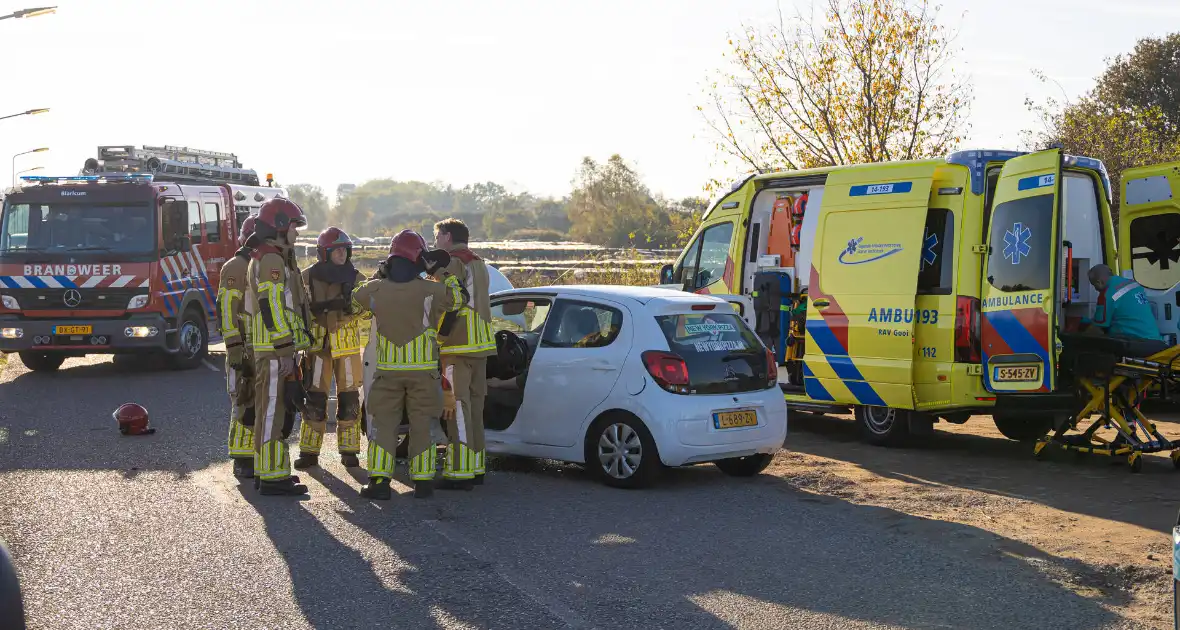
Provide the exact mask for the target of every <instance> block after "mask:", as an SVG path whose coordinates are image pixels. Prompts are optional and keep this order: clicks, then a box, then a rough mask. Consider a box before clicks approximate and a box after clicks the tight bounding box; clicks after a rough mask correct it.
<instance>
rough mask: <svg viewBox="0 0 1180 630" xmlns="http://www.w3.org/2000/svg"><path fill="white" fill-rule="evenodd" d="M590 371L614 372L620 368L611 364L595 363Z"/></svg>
mask: <svg viewBox="0 0 1180 630" xmlns="http://www.w3.org/2000/svg"><path fill="white" fill-rule="evenodd" d="M590 369H591V370H599V371H601V372H613V371H615V370H617V369H619V368H617V367H615V366H613V365H611V364H609V363H595V364H594V365H591V366H590Z"/></svg>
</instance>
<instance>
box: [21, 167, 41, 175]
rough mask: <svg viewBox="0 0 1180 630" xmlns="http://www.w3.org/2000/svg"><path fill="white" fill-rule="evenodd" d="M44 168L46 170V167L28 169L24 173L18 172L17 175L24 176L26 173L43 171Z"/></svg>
mask: <svg viewBox="0 0 1180 630" xmlns="http://www.w3.org/2000/svg"><path fill="white" fill-rule="evenodd" d="M43 168H45V167H44V166H34V167H33V168H26V169H25V170H23V171H17V172H16V174H17V175H22V174H24V173H32V172H33V171H39V170H41V169H43Z"/></svg>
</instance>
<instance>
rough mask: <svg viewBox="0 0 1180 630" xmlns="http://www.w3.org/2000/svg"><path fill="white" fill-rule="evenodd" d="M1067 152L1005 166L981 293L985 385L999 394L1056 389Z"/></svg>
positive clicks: (1031, 157)
mask: <svg viewBox="0 0 1180 630" xmlns="http://www.w3.org/2000/svg"><path fill="white" fill-rule="evenodd" d="M1061 160H1062V155H1061V151H1060V150H1058V149H1051V150H1048V151H1040V152H1038V153H1031V154H1028V155H1024V156H1020V157H1015V158H1012V159H1010V160H1008V161H1007V162H1005V163H1004V166H1003V167H1002V168H1001V170H1000V178H999V181H998V182H997V184H996V193H995V202H994V205H993V207H992V215H991V222H990V224H989V225H988V241H987V243H988V253H987V262H986V264H985V268H984V278H983V287H982V289H981V291H980V296H981V300H982V303H983V304H982V308H981V311H982V313H983V318H982V319H983V321H982V330H981V333H980V337H981V343H982V347H983V348H982V349H983V383H984V386H985V387H986V388H987V389H988V391H991V392H996V393H1016V392H1051V391H1053V388H1054V387H1055V385H1056V378H1057V374H1056V365H1057V349H1056V343H1055V340H1056V328H1057V324H1056V312H1055V311H1056V308H1057V300H1056V299H1055V298H1054V296H1055V295H1057V292H1058V290H1059V289H1060V287H1059V286H1057V285H1058V284H1059V283H1060V282H1061V279H1060V274H1058V273H1055V270H1059V269H1061V266H1060V265H1061V263H1060V260H1061V258H1060V252H1059V249H1060V247H1059V243H1060V242H1061V240H1060V239H1061V237H1060V236H1059V234H1058V232H1059V224H1060V221H1061V180H1062V178H1061V165H1062V164H1061Z"/></svg>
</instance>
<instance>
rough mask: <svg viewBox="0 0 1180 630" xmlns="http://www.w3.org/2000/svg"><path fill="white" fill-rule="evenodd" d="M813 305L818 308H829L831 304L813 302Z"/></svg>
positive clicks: (821, 301)
mask: <svg viewBox="0 0 1180 630" xmlns="http://www.w3.org/2000/svg"><path fill="white" fill-rule="evenodd" d="M811 303H812V304H814V305H815V307H816V308H827V307H828V306H829V302H828V301H827V300H812V301H811Z"/></svg>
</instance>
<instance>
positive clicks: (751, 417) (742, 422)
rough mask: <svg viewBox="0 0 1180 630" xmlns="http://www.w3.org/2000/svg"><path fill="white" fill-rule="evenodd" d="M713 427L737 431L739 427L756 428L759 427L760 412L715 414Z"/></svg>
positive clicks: (747, 411) (724, 412)
mask: <svg viewBox="0 0 1180 630" xmlns="http://www.w3.org/2000/svg"><path fill="white" fill-rule="evenodd" d="M713 426H714V427H716V428H718V429H736V428H738V427H756V426H758V412H756V411H753V410H746V411H723V412H721V413H715V414H713Z"/></svg>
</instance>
